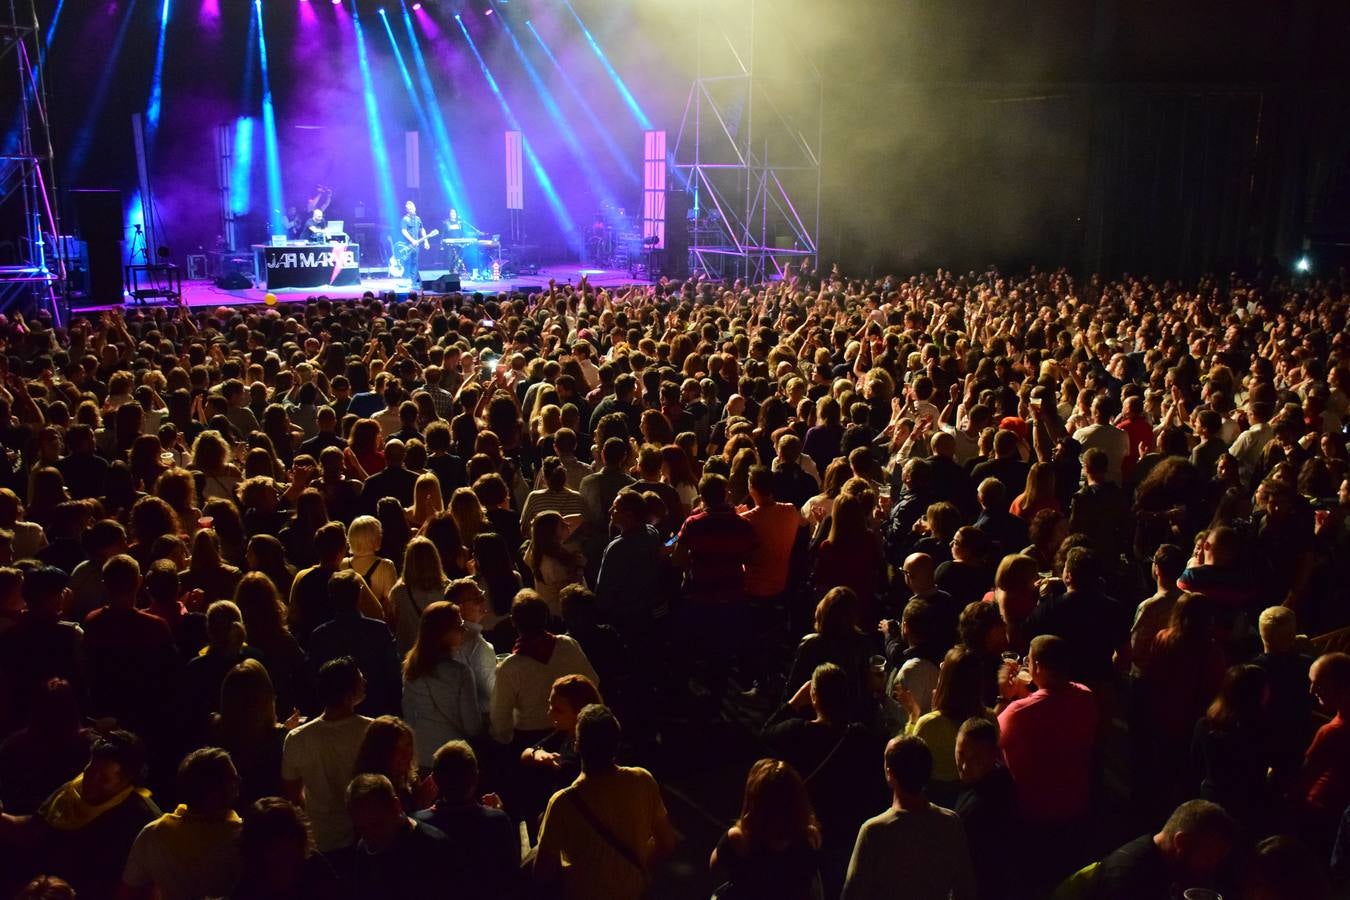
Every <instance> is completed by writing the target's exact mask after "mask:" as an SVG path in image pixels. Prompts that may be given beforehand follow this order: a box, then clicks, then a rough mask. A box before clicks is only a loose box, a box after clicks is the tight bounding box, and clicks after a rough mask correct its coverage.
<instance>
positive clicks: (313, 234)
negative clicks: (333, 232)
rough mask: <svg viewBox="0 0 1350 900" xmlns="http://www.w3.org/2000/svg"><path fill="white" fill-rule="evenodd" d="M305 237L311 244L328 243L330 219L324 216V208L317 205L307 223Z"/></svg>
mask: <svg viewBox="0 0 1350 900" xmlns="http://www.w3.org/2000/svg"><path fill="white" fill-rule="evenodd" d="M305 237H306V239H308V240H309V242H310V243H311V244H326V243H328V221H327V220H326V219H325V218H324V217H323V210H322V209H319V208H317V207H316V208H315V209H314V212H313V214H312V215H310V217H309V221H308V222H306V223H305Z"/></svg>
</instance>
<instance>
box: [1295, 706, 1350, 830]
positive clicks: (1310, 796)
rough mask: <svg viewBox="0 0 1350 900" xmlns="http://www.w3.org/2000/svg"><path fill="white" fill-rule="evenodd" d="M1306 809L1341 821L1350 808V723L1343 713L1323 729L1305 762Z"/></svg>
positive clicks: (1303, 789)
mask: <svg viewBox="0 0 1350 900" xmlns="http://www.w3.org/2000/svg"><path fill="white" fill-rule="evenodd" d="M1299 793H1300V796H1301V798H1302V800H1303V803H1304V805H1305V806H1307V807H1308V808H1309V809H1311V810H1313V811H1315V812H1317V813H1319V814H1322V815H1328V814H1330V815H1333V816H1335V817H1336V818H1340V815H1341V813H1342V812H1343V811H1344V810H1345V808H1346V807H1347V806H1350V722H1346V721H1345V719H1343V718H1342V717H1341V716H1340V714H1339V713H1338V714H1337V715H1336V718H1334V719H1332V720H1331V721H1330V722H1328V723H1327V724H1325V725H1323V726H1322V727H1321V728H1319V729H1317V734H1316V735H1315V736H1314V737H1313V740H1312V744H1310V745H1309V746H1308V753H1307V756H1305V757H1304V759H1303V780H1302V790H1301V791H1300V792H1299Z"/></svg>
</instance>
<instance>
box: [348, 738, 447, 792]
mask: <svg viewBox="0 0 1350 900" xmlns="http://www.w3.org/2000/svg"><path fill="white" fill-rule="evenodd" d="M352 775H353V777H355V776H357V775H383V776H384V777H385V778H388V779H389V782H390V783H391V784H393V786H394V790H395V791H397V792H398V798H399V800H400V801H401V802H402V803H403V810H404V812H406V813H409V814H411V813H414V812H416V811H417V810H419V809H424V808H426V807H427V806H429V805H430V804H431V801H432V800H433V799H435V795H436V788H435V786H434V784H432V783H430V782H429V781H428V780H425V779H419V777H418V771H417V741H416V738H415V737H414V735H413V730H412V729H411V728H409V727H408V723H407V722H405V721H403V720H402V719H400V718H399V717H398V716H380V717H378V718H376V719H374V720H373V721H372V722H371V723H370V724H369V725H368V726H366V734H365V737H363V738H362V739H361V746H360V748H358V749H357V751H356V765H355V766H353V767H352Z"/></svg>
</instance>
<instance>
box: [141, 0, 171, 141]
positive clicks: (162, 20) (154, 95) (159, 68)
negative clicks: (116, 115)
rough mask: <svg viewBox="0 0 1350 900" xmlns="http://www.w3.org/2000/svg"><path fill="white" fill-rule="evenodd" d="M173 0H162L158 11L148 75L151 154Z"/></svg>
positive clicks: (147, 139) (162, 93) (162, 92)
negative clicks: (154, 43) (152, 58)
mask: <svg viewBox="0 0 1350 900" xmlns="http://www.w3.org/2000/svg"><path fill="white" fill-rule="evenodd" d="M172 4H173V0H164V5H163V6H162V7H160V11H159V40H158V42H157V43H156V46H155V68H154V72H153V74H152V75H151V76H150V102H149V103H148V104H146V107H145V124H146V138H145V143H146V150H147V151H148V152H149V153H150V154H151V155H152V156H153V154H154V152H155V133H156V132H157V131H158V130H159V111H160V107H161V105H162V104H163V100H164V46H165V44H167V43H168V40H167V37H168V31H169V12H170V8H171V6H172Z"/></svg>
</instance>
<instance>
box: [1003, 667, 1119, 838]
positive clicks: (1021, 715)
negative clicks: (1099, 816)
mask: <svg viewBox="0 0 1350 900" xmlns="http://www.w3.org/2000/svg"><path fill="white" fill-rule="evenodd" d="M1097 715H1098V714H1097V701H1096V699H1094V698H1093V696H1092V691H1090V690H1088V689H1087V688H1085V687H1083V686H1082V685H1081V684H1076V683H1073V684H1069V685H1067V686H1065V687H1060V688H1054V689H1053V690H1044V689H1042V690H1039V691H1037V692H1036V693H1034V694H1032V695H1031V696H1030V697H1024V698H1023V699H1021V700H1017V701H1015V702H1013V703H1012V704H1010V705H1009V706H1008V708H1007V709H1005V710H1004V711H1003V714H1002V715H1000V716H999V717H998V727H999V746H1000V747H1001V748H1002V749H1003V758H1004V760H1005V761H1006V762H1007V764H1008V772H1009V773H1010V774H1011V775H1012V777H1013V784H1014V786H1015V787H1016V788H1017V799H1018V801H1019V802H1020V804H1021V806H1022V812H1023V813H1024V814H1025V815H1026V816H1027V818H1028V819H1031V820H1032V821H1039V822H1047V821H1048V822H1063V821H1067V820H1070V819H1074V818H1077V817H1079V816H1081V815H1083V814H1084V813H1086V812H1087V810H1088V802H1089V800H1090V799H1091V798H1090V794H1091V785H1092V751H1093V748H1094V747H1095V746H1096V743H1097Z"/></svg>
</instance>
